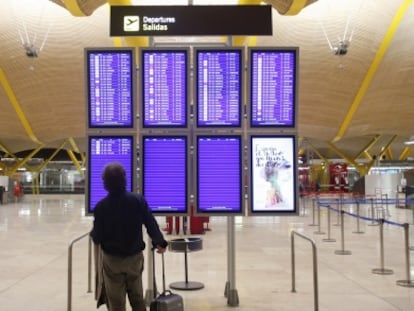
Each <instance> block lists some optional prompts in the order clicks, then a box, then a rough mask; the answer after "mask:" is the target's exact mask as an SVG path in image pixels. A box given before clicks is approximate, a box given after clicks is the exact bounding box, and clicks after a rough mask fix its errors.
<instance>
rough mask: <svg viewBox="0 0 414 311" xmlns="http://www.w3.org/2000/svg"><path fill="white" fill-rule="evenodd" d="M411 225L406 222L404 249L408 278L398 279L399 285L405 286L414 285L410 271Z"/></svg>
mask: <svg viewBox="0 0 414 311" xmlns="http://www.w3.org/2000/svg"><path fill="white" fill-rule="evenodd" d="M409 228H410V225H409V224H408V223H405V224H404V246H405V247H404V250H405V271H406V278H407V279H405V280H399V281H397V285H399V286H403V287H414V281H412V280H411V271H410V233H409Z"/></svg>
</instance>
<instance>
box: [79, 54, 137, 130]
mask: <svg viewBox="0 0 414 311" xmlns="http://www.w3.org/2000/svg"><path fill="white" fill-rule="evenodd" d="M86 58H87V59H86V61H87V80H88V81H87V83H88V89H87V91H88V117H89V118H88V119H89V123H88V126H89V127H90V128H133V127H134V120H133V119H134V95H133V92H134V87H133V83H134V79H133V76H134V70H135V65H134V55H133V50H132V49H131V50H86Z"/></svg>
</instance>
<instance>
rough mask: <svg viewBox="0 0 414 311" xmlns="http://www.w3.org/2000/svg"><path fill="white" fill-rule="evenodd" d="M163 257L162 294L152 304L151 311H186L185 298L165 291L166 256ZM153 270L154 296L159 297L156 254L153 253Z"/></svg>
mask: <svg viewBox="0 0 414 311" xmlns="http://www.w3.org/2000/svg"><path fill="white" fill-rule="evenodd" d="M161 256H162V293H161V294H160V295H158V296H156V297H154V300H153V301H151V303H150V311H184V302H183V297H181V296H180V295H177V294H174V293H172V292H171V291H170V290H166V289H165V264H164V254H161ZM152 263H153V264H152V268H153V278H154V279H153V280H154V281H153V282H154V295H157V289H156V288H157V286H156V284H155V254H154V251H153V252H152Z"/></svg>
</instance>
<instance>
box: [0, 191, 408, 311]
mask: <svg viewBox="0 0 414 311" xmlns="http://www.w3.org/2000/svg"><path fill="white" fill-rule="evenodd" d="M305 206H306V208H305V210H303V209H302V210H301V215H300V216H297V217H244V218H242V217H235V230H236V267H235V270H236V293H237V294H238V298H239V305H238V306H237V307H231V306H228V303H227V302H228V301H227V298H226V297H225V296H224V290H225V285H226V281H227V270H228V269H227V218H225V217H210V223H209V228H210V229H211V231H208V232H206V233H205V234H203V235H199V237H201V238H202V239H203V249H202V250H201V251H197V252H192V253H190V254H189V255H188V266H189V274H188V279H189V281H197V282H201V283H203V284H204V286H205V287H204V288H203V289H201V290H194V291H177V290H174V292H177V293H179V294H181V295H182V296H183V298H184V304H185V310H195V311H197V310H229V309H233V310H243V311H244V310H249V311H251V310H257V311H258V310H269V311H270V310H281V311H283V310H286V311H293V310H314V287H313V269H312V249H311V246H310V243H309V242H308V241H306V240H303V239H301V238H295V254H296V279H295V280H296V283H295V284H296V286H295V287H296V292H295V293H292V274H291V238H290V237H291V235H290V233H291V231H292V230H295V231H297V232H299V233H301V234H303V235H305V236H307V237H309V238H311V239H314V241H315V242H316V245H317V255H318V283H317V284H318V289H319V295H318V298H319V304H318V305H319V310H323V311H331V310H335V311H348V310H349V311H351V310H352V311H355V310H376V311H393V310H405V311H408V310H414V288H410V287H403V286H398V285H397V284H396V282H397V281H398V280H407V279H408V277H409V278H410V279H411V278H413V279H414V266H413V265H412V264H411V263H410V268H409V271H408V275H407V269H406V267H407V265H406V255H405V250H404V233H403V232H404V231H403V228H402V227H401V226H398V224H403V223H409V224H410V233H409V236H410V238H411V240H413V241H412V242H410V244H411V245H413V244H414V239H413V233H412V231H413V230H412V225H411V224H412V223H413V215H412V211H411V210H409V209H400V208H395V207H393V206H391V207H390V218H389V220H390V221H392V222H394V223H395V224H397V225H392V224H385V225H384V248H383V249H384V262H383V266H382V264H381V257H380V249H381V248H380V242H379V236H380V234H379V227H378V226H372V225H371V222H370V221H366V220H361V221H360V224H359V228H358V226H357V220H356V218H354V217H351V216H348V215H345V222H344V225H345V226H344V244H342V243H341V234H340V233H341V230H340V226H337V225H336V224H337V222H338V221H337V220H338V218H337V214H336V213H333V214H331V224H332V225H331V232H330V237H331V238H332V239H336V241H335V242H325V241H324V239H326V238H327V229H328V227H327V210H326V209H322V212H321V226H320V228H319V227H317V226H312V224H315V223H316V222H315V219H316V220H317V217H314V215H313V213H312V211H313V209H312V204H311V201H306V202H305ZM346 210H347V211H349V212H350V213H353V212H355V206H346ZM361 214H362V215H364V216H367V217H369V215H370V210H369V206H364V205H362V206H361ZM158 220H159V223H160V226H161V227H165V218H164V217H159V218H158ZM91 224H92V218H91V217H87V216H84V197H83V196H81V195H78V196H54V195H50V196H26V197H25V198H24V200H23V201H22V202H19V203H8V204H5V205H1V206H0V245H1V247H0V310H5V311H21V310H32V311H49V310H50V311H63V310H68V305H67V303H68V299H67V297H68V285H67V284H68V247H69V243H70V242H71V241H72V240H74V239H75V238H77V237H79V236H81V235H83V234H85V233H87V232H88V231H89V230H90V228H91ZM355 231H357V232H362V231H363V233H355ZM315 232H318V233H319V232H325V234H315ZM179 237H182V236H181V235H168V236H167V238H168V239H175V238H179ZM193 237H194V236H193ZM341 249H345V250H349V251H350V252H351V254H350V255H338V254H335V251H337V250H341ZM409 253H410V257H413V256H414V251H410V252H409ZM147 259H148V258H147ZM156 259H157V281H158V283H159V286H160V285H161V276H160V268H161V267H160V257H157V258H156ZM165 260H166V272H167V274H166V278H167V284H169V283H172V282H176V281H184V279H185V276H184V256H183V254H181V253H174V252H168V253H166V255H165ZM412 261H413V260H412V259H411V262H412ZM147 263H148V261H147ZM87 267H88V241H87V239H82V240H80V241H79V242H77V243H76V244H75V245H74V248H73V286H72V294H73V299H72V310H74V311H86V310H94V309H96V305H95V301H94V298H93V297H94V296H93V293H90V292H88V270H87ZM377 268H386V269H390V270H392V272H393V274H391V275H380V274H374V273H372V270H373V269H377ZM147 271H148V269H147V270H146V271H145V272H144V283H145V286H146V284H147V282H148V277H147ZM92 288H93V286H92ZM99 310H106V308H105V307H101V308H99Z"/></svg>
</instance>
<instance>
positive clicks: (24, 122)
mask: <svg viewBox="0 0 414 311" xmlns="http://www.w3.org/2000/svg"><path fill="white" fill-rule="evenodd" d="M0 83H1V85H2V86H3V88H4V91H5V92H6V94H7V97H8V98H9V101H10V103H11V104H12V106H13V108H14V111H16V114H17V116H18V118H19V120H20V122H21V124H22V125H23V128H24V129H25V131H26V133H27V135H28V136H29V138H30V139H31V140H32V141H33V142H35V143H37V144H39V145H42V143H41V142H40V141H39V140H38V139H37V137H36V135H35V134H34V132H33V130H32V127H31V126H30V124H29V121H28V120H27V118H26V115H25V114H24V112H23V109H22V107H21V106H20V103H19V101H18V100H17V97H16V95H15V94H14V91H13V89H12V88H11V86H10V84H9V81H8V79H7V77H6V74H5V73H4V71H3V69H2V68H0Z"/></svg>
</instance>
